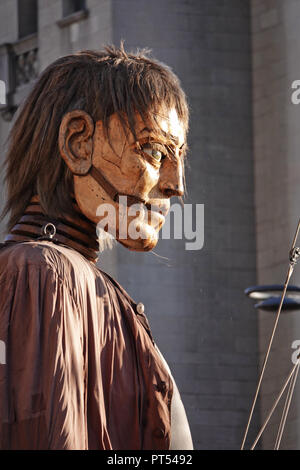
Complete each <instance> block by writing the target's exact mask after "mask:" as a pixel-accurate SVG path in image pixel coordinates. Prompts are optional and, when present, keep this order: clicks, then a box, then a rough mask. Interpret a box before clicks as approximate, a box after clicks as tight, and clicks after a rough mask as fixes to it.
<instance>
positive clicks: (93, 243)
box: [5, 196, 99, 263]
mask: <svg viewBox="0 0 300 470" xmlns="http://www.w3.org/2000/svg"><path fill="white" fill-rule="evenodd" d="M73 207H74V209H75V211H76V212H77V213H78V216H76V217H70V216H66V217H64V218H53V217H49V216H48V215H47V214H45V213H44V211H43V209H42V207H41V205H40V202H39V198H38V196H34V197H33V198H32V199H31V201H30V203H29V205H28V206H27V207H26V209H25V212H24V214H23V215H22V217H21V218H20V219H19V221H18V222H17V224H16V225H15V226H14V227H13V228H12V229H11V231H10V233H9V234H8V235H7V236H6V238H5V242H6V243H10V242H11V243H13V242H22V241H30V240H47V241H51V242H53V243H56V244H60V245H65V246H67V247H69V248H72V249H74V250H76V251H78V252H79V253H81V254H82V255H83V256H85V258H87V259H88V260H89V261H92V262H94V263H95V262H96V261H97V257H98V253H97V252H98V250H99V245H98V240H97V233H96V224H95V223H93V222H91V221H90V220H89V219H87V218H86V217H85V216H84V215H83V214H82V212H80V209H79V207H78V206H77V203H76V201H75V199H74V202H73Z"/></svg>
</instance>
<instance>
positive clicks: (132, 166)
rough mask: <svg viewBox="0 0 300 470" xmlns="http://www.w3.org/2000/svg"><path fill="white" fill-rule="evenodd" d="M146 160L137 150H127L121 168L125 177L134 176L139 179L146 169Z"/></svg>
mask: <svg viewBox="0 0 300 470" xmlns="http://www.w3.org/2000/svg"><path fill="white" fill-rule="evenodd" d="M145 168H146V166H145V162H143V160H142V159H141V158H140V157H139V156H138V155H137V154H136V153H135V152H132V151H130V152H125V153H124V155H123V157H122V160H121V163H120V169H121V172H122V174H123V175H124V176H125V177H129V178H131V179H132V178H134V179H136V180H138V179H139V178H140V177H141V176H142V174H143V173H144V171H145Z"/></svg>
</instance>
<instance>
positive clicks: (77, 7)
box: [63, 0, 85, 17]
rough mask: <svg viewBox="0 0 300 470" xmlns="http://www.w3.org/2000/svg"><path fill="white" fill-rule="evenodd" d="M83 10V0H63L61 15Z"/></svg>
mask: <svg viewBox="0 0 300 470" xmlns="http://www.w3.org/2000/svg"><path fill="white" fill-rule="evenodd" d="M82 10H85V0H63V16H64V17H65V16H69V15H72V14H73V13H76V12H77V11H82Z"/></svg>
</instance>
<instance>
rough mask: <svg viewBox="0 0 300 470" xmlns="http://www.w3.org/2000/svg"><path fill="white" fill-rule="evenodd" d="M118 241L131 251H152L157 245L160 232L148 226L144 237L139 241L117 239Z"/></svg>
mask: <svg viewBox="0 0 300 470" xmlns="http://www.w3.org/2000/svg"><path fill="white" fill-rule="evenodd" d="M117 241H118V242H119V243H121V245H123V246H125V247H126V248H127V249H128V250H131V251H151V250H153V248H155V247H156V245H157V242H158V232H157V231H156V230H155V229H154V228H153V227H151V226H150V225H147V228H146V229H144V230H143V237H141V238H138V239H137V240H133V239H131V238H127V239H118V238H117Z"/></svg>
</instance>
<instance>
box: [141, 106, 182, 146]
mask: <svg viewBox="0 0 300 470" xmlns="http://www.w3.org/2000/svg"><path fill="white" fill-rule="evenodd" d="M154 117H155V121H156V122H157V124H158V126H159V128H160V129H161V130H162V131H163V133H164V134H168V135H169V136H171V137H173V138H174V140H177V141H178V146H179V147H181V146H182V144H184V142H185V128H184V125H183V124H182V122H181V121H180V120H179V118H178V114H177V112H176V109H175V108H172V109H170V110H165V109H163V110H161V112H159V113H155V115H154ZM136 124H137V125H136V127H137V129H136V130H137V131H139V130H142V129H143V128H144V127H145V123H144V122H143V121H142V119H141V118H140V117H139V116H138V119H137V123H136Z"/></svg>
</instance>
